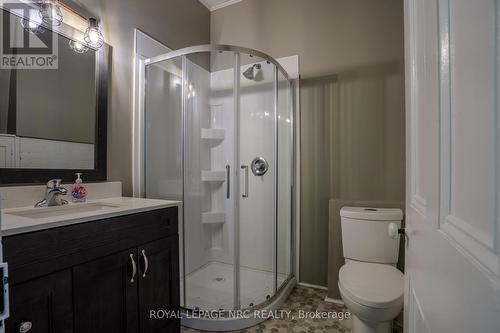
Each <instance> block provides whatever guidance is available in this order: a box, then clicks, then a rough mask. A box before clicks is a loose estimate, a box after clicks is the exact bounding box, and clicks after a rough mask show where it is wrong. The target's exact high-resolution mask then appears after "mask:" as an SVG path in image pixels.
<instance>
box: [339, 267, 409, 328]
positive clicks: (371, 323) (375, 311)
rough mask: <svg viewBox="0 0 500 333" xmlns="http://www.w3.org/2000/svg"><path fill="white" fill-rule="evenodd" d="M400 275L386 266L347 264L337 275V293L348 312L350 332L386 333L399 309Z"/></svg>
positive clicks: (401, 296)
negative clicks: (350, 319)
mask: <svg viewBox="0 0 500 333" xmlns="http://www.w3.org/2000/svg"><path fill="white" fill-rule="evenodd" d="M403 285H404V276H403V274H402V273H401V272H400V271H399V270H397V269H396V268H394V267H393V266H390V265H385V264H376V263H365V262H353V261H349V262H348V263H346V264H345V265H344V266H342V267H341V269H340V272H339V283H338V286H339V290H340V295H341V297H342V299H343V300H344V303H345V305H346V307H347V308H348V309H349V311H350V312H351V317H352V320H353V322H352V325H353V327H352V331H353V332H354V333H389V332H390V331H391V327H392V325H391V323H392V320H393V319H394V318H396V317H397V316H398V314H399V313H400V312H401V310H402V308H403Z"/></svg>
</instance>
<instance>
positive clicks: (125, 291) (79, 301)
mask: <svg viewBox="0 0 500 333" xmlns="http://www.w3.org/2000/svg"><path fill="white" fill-rule="evenodd" d="M132 259H133V260H132ZM134 264H135V275H134ZM133 275H134V276H133ZM138 275H139V272H138V266H137V250H136V249H131V250H127V251H123V252H120V253H117V254H113V255H109V256H106V257H104V258H101V259H97V260H94V261H91V262H88V263H85V264H81V265H78V266H75V267H74V268H73V295H74V321H75V333H90V332H92V333H132V332H133V333H137V332H138V321H137V311H138V309H137V304H138V298H137V284H138V281H137V280H138V277H139V276H138ZM132 276H133V279H132Z"/></svg>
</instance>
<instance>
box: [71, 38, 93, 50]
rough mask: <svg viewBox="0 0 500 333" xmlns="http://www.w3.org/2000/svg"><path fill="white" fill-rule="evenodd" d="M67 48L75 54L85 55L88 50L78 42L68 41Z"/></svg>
mask: <svg viewBox="0 0 500 333" xmlns="http://www.w3.org/2000/svg"><path fill="white" fill-rule="evenodd" d="M69 46H70V47H71V48H72V49H73V51H75V52H76V53H85V52H87V51H88V50H89V48H88V47H87V46H85V44H83V43H80V42H78V41H76V40H70V41H69Z"/></svg>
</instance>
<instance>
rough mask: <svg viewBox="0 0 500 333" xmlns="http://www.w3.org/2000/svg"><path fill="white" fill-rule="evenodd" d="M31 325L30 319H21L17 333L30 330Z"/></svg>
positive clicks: (24, 332)
mask: <svg viewBox="0 0 500 333" xmlns="http://www.w3.org/2000/svg"><path fill="white" fill-rule="evenodd" d="M32 327H33V323H32V322H31V321H23V322H22V323H21V324H20V325H19V333H26V332H29V331H31V328H32Z"/></svg>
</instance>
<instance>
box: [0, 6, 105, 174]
mask: <svg viewBox="0 0 500 333" xmlns="http://www.w3.org/2000/svg"><path fill="white" fill-rule="evenodd" d="M1 12H2V15H3V17H2V19H3V20H4V21H5V20H9V23H10V29H11V31H18V32H19V34H23V35H24V37H25V38H26V37H27V38H28V39H29V40H30V41H31V40H35V41H36V40H38V41H40V42H41V43H43V42H44V39H45V40H46V39H48V38H49V39H50V40H53V41H52V43H53V44H52V45H55V46H54V50H56V59H57V67H56V68H18V67H16V68H6V66H2V67H1V68H0V170H1V169H4V170H2V171H0V172H1V175H2V176H4V175H8V172H7V170H8V169H11V170H17V171H18V174H19V172H21V173H22V171H23V170H24V169H26V170H25V171H26V172H28V170H32V172H31V173H32V175H31V176H29V177H28V178H27V179H25V180H24V179H22V178H21V179H19V177H15V178H16V181H15V182H16V183H19V182H20V183H23V182H30V183H32V182H37V180H36V179H34V178H37V179H38V178H40V182H44V181H47V180H48V178H49V177H46V176H42V175H43V172H41V171H42V170H52V171H53V173H54V174H59V175H60V176H57V178H63V177H64V176H63V175H62V172H61V170H67V171H68V172H69V174H71V178H72V177H73V174H74V172H76V171H81V172H83V173H85V174H86V175H87V176H89V175H91V177H92V175H96V176H97V175H98V177H100V178H102V177H103V175H104V178H105V149H106V148H105V146H106V141H105V137H106V133H105V132H106V126H105V123H106V117H105V115H106V112H107V110H106V109H107V74H108V73H107V59H106V56H105V54H107V49H108V47H107V46H106V45H105V46H103V47H102V48H101V49H99V50H94V49H91V48H88V47H85V46H83V45H82V44H80V43H78V42H75V41H74V40H73V39H72V38H69V37H67V36H66V35H63V34H61V33H56V32H53V31H51V30H49V29H48V28H45V27H40V28H38V29H28V28H26V24H23V18H20V17H19V16H17V15H15V14H13V13H11V12H8V11H6V10H1ZM3 26H4V27H5V22H3ZM80 34H81V32H80ZM11 36H12V33H11ZM2 61H4V60H3V59H2ZM2 64H4V63H2ZM103 139H104V140H103ZM103 153H104V154H103ZM103 157H104V159H103ZM34 169H36V170H39V172H38V173H37V176H36V177H33V175H35V174H34V173H33V172H34V171H33V170H34ZM56 170H58V171H60V172H59V173H56ZM47 176H48V175H47ZM12 177H13V176H11V178H12ZM86 179H87V180H89V177H86ZM12 180H13V179H12ZM93 180H101V179H93ZM102 180H104V179H102ZM0 182H2V183H5V182H7V183H10V181H9V179H6V177H0Z"/></svg>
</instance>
